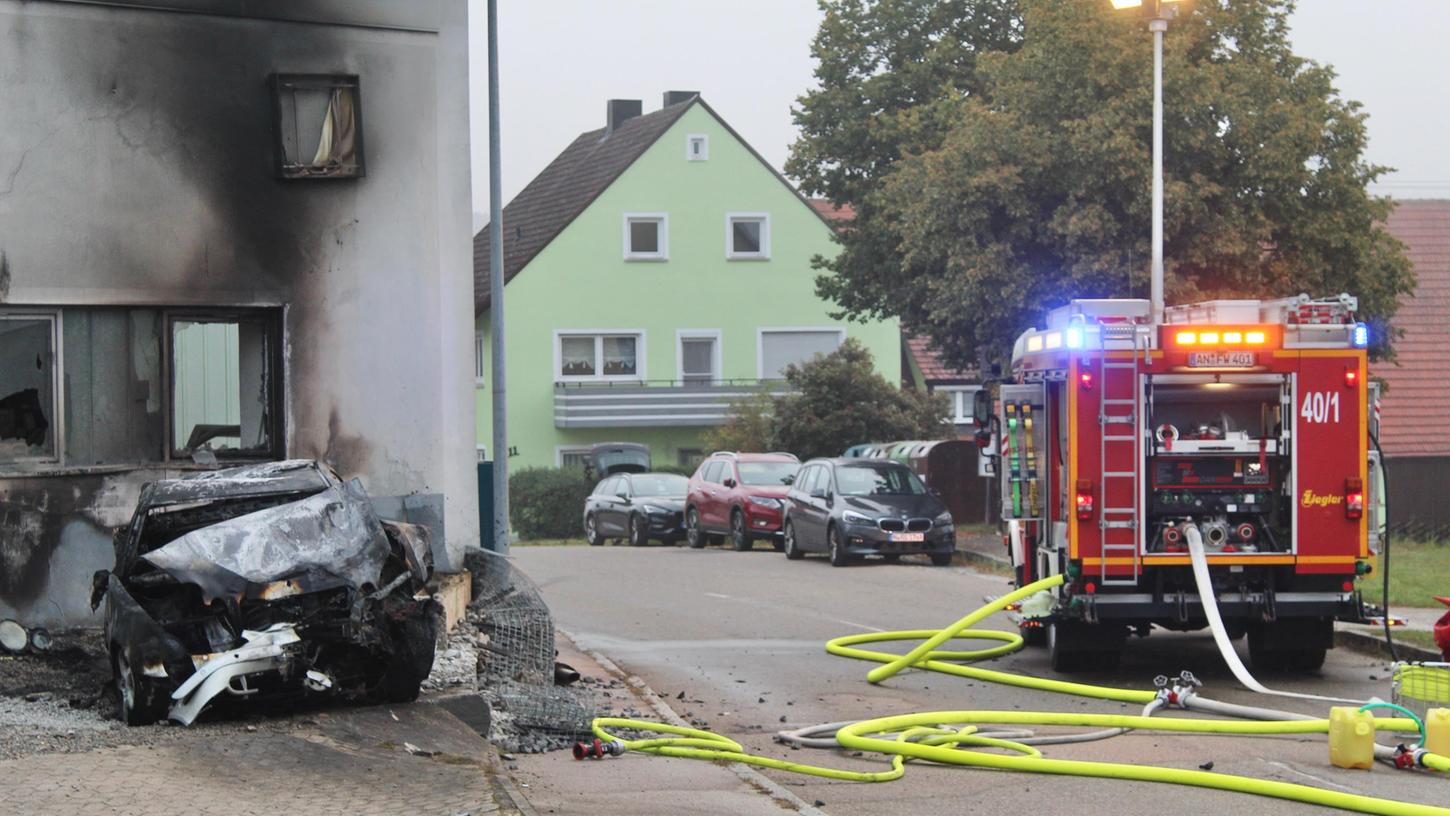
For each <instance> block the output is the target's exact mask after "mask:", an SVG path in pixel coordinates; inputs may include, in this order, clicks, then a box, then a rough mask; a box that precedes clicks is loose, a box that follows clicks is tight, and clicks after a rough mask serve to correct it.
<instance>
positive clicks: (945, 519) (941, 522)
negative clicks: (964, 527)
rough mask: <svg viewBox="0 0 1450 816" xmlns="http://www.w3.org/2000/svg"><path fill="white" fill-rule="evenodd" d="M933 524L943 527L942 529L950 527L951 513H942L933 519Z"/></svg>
mask: <svg viewBox="0 0 1450 816" xmlns="http://www.w3.org/2000/svg"><path fill="white" fill-rule="evenodd" d="M933 523H934V524H936V525H938V526H944V527H950V526H952V514H951V511H947V512H945V513H942V514H941V515H939V516H937V517H936V519H935V521H934V522H933Z"/></svg>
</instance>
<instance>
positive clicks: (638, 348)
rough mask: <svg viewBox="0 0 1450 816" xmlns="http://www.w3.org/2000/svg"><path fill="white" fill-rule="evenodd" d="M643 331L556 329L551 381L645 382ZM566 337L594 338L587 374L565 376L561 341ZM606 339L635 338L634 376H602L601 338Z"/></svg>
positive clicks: (602, 355) (562, 343) (602, 353)
mask: <svg viewBox="0 0 1450 816" xmlns="http://www.w3.org/2000/svg"><path fill="white" fill-rule="evenodd" d="M645 334H646V333H645V330H644V329H555V330H554V382H561V383H563V382H635V381H640V382H642V381H644V380H645V379H647V377H646V376H645V375H646V371H645V362H646V360H647V359H648V358H647V355H646V354H645V350H646V348H647V345H646V338H645ZM565 337H593V338H594V372H595V373H593V374H586V375H570V376H565V375H564V373H563V367H564V338H565ZM606 337H633V338H634V374H604V373H602V372H603V371H604V359H603V358H604V338H606Z"/></svg>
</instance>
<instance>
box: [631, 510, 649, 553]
mask: <svg viewBox="0 0 1450 816" xmlns="http://www.w3.org/2000/svg"><path fill="white" fill-rule="evenodd" d="M648 543H649V525H648V524H646V523H645V520H644V516H630V517H629V545H630V546H631V547H643V546H644V545H646V544H648Z"/></svg>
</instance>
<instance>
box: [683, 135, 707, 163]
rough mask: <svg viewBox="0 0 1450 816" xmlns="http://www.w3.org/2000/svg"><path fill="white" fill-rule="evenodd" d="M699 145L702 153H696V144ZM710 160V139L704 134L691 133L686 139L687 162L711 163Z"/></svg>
mask: <svg viewBox="0 0 1450 816" xmlns="http://www.w3.org/2000/svg"><path fill="white" fill-rule="evenodd" d="M696 143H699V145H700V152H699V154H696V153H695V150H694V147H695V144H696ZM709 160H710V137H709V136H708V135H707V134H704V133H691V134H690V135H688V136H686V137H685V161H692V162H698V161H709Z"/></svg>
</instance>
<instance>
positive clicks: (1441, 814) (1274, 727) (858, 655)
mask: <svg viewBox="0 0 1450 816" xmlns="http://www.w3.org/2000/svg"><path fill="white" fill-rule="evenodd" d="M1062 580H1063V579H1062V576H1060V575H1057V576H1053V577H1051V578H1044V579H1042V580H1040V581H1037V582H1035V583H1032V584H1029V585H1027V586H1025V587H1022V588H1021V589H1019V590H1016V591H1015V592H1012V593H1010V594H1008V595H1005V596H1003V597H1001V598H998V599H997V600H995V601H993V602H991V603H989V604H986V605H984V606H982V607H981V608H979V609H977V610H975V611H973V612H972V613H971V614H969V615H966V616H965V617H963V618H961V619H960V620H958V621H956V622H955V623H953V624H952V625H950V626H948V627H946V628H945V629H913V630H905V631H898V632H879V633H874V632H873V633H870V634H864V635H848V636H845V637H839V638H835V639H833V640H831V641H829V642H828V643H827V644H826V650H827V651H828V652H830V653H831V654H835V655H840V656H843V657H851V658H855V659H859V660H870V661H874V662H878V663H882V664H883V665H881V666H878V667H877V668H875V669H873V670H871V672H870V673H868V675H867V679H868V680H870V681H871V682H873V683H879V682H881V681H882V680H885V679H887V678H889V677H891V676H892V675H895V674H896V673H897V672H900V671H901V670H902V669H905V668H917V669H926V670H930V671H938V672H943V673H946V674H952V675H956V676H959V677H967V678H971V679H974V680H982V681H986V682H992V683H1001V684H1004V685H1012V686H1017V687H1021V688H1032V689H1039V690H1043V691H1053V692H1059V693H1063V694H1073V695H1077V696H1082V697H1093V698H1097V699H1102V700H1111V701H1115V702H1123V703H1140V704H1146V703H1151V702H1152V701H1153V700H1155V699H1156V698H1157V697H1158V695H1157V694H1156V693H1155V692H1152V691H1141V690H1133V689H1119V688H1112V687H1108V686H1095V685H1090V684H1085V683H1069V682H1065V681H1060V680H1048V679H1044V678H1038V677H1029V676H1025V675H1017V674H1011V673H1009V672H1000V671H992V670H989V669H982V668H977V667H974V666H966V665H962V664H960V663H957V662H948V661H973V660H983V659H988V658H992V657H998V656H1001V655H1004V654H1008V653H1010V652H1013V651H1016V650H1017V649H1019V648H1021V647H1022V645H1023V641H1022V638H1021V636H1019V635H1017V634H1016V633H1011V632H999V631H995V630H976V629H971V628H970V627H971V626H973V625H975V624H977V623H979V622H980V621H982V620H983V619H985V618H987V617H988V616H990V615H992V614H995V613H997V612H999V611H1001V610H1003V609H1005V608H1007V606H1009V605H1010V604H1013V603H1016V602H1017V601H1020V600H1022V599H1023V598H1026V597H1028V596H1030V595H1033V594H1035V593H1037V592H1041V591H1044V590H1047V589H1051V588H1052V587H1055V586H1057V585H1059V584H1061V583H1062ZM958 638H964V639H986V640H1000V641H1004V643H1003V645H1000V646H994V647H991V648H988V649H979V650H973V651H942V650H939V649H938V647H940V646H941V645H943V644H944V643H946V642H947V641H950V640H953V639H958ZM914 639H922V642H921V644H919V645H918V646H916V647H915V648H913V649H912V650H911V651H909V652H907V653H906V654H905V655H897V654H892V653H889V652H875V651H870V650H867V649H860V648H856V647H857V646H859V645H860V644H863V643H876V642H883V641H902V640H914ZM983 725H1050V726H1092V727H1099V728H1125V729H1134V730H1143V731H1162V732H1172V733H1198V734H1239V735H1274V734H1327V733H1328V732H1329V720H1327V719H1303V720H1287V721H1284V720H1274V721H1248V722H1246V721H1238V720H1210V719H1161V718H1159V719H1154V718H1151V717H1148V716H1142V715H1127V714H1086V713H1069V712H1032V711H932V712H922V713H916V714H902V715H896V716H890V717H878V718H876V719H871V720H863V721H861V722H857V723H853V724H851V725H847V726H845V727H843V728H841V729H840V730H839V731H837V732H836V741H837V743H838V744H839V745H840V746H841V747H842V748H845V749H848V750H854V751H871V752H873V753H880V754H884V755H886V756H889V757H891V770H889V771H877V772H866V771H848V770H843V769H838V768H826V767H822V766H818V765H807V764H802V763H798V762H788V761H786V760H781V759H775V758H773V757H766V756H759V755H755V754H749V753H746V751H745V749H744V748H743V747H742V746H741V745H740V744H739V743H737V742H735V741H734V740H731V739H728V738H726V737H723V736H721V735H719V734H715V733H713V732H710V731H705V730H700V729H695V728H686V727H682V726H676V725H670V724H667V723H657V722H649V721H645V720H632V719H623V718H616V717H600V718H598V719H596V720H594V723H593V731H594V734H595V736H596V737H598V738H599V739H598V740H596V741H595V744H594V748H593V751H594V753H593V754H592V755H594V756H603V755H604V754H605V753H609V754H618V753H623V752H625V751H639V752H641V753H648V754H657V755H660V756H673V757H683V758H689V759H706V760H714V761H719V760H723V761H727V762H741V763H745V764H747V765H756V766H759V767H763V768H773V769H776V770H781V771H790V772H793V773H801V774H808V775H811V776H819V777H825V778H827V779H840V780H846V781H854V782H888V781H891V780H894V779H898V778H900V777H901V776H902V774H903V773H904V771H905V763H906V762H907V761H908V760H913V759H920V760H925V761H928V762H935V763H939V764H943V765H963V766H968V767H977V768H996V769H1000V770H1011V771H1024V772H1028V773H1050V774H1063V775H1070V776H1089V777H1100V778H1106V779H1123V780H1134V781H1142V782H1168V783H1173V784H1179V785H1195V786H1198V787H1204V788H1215V789H1218V790H1228V791H1237V792H1241V793H1252V794H1257V795H1260V796H1272V797H1276V798H1280V799H1289V800H1292V801H1297V802H1304V803H1307V804H1315V805H1323V806H1325V807H1333V808H1340V809H1343V810H1354V811H1359V812H1362V813H1377V814H1386V815H1387V816H1450V808H1444V807H1438V806H1434V805H1421V804H1415V803H1410V802H1399V801H1395V800H1392V799H1380V798H1376V797H1371V796H1361V795H1358V794H1351V793H1343V792H1340V791H1331V790H1325V789H1323V788H1316V787H1311V786H1309V785H1298V784H1293V783H1288V782H1275V781H1270V780H1264V779H1254V778H1251V777H1246V776H1236V775H1233V774H1219V773H1212V772H1208V771H1195V770H1182V769H1178V768H1163V767H1158V766H1151V765H1132V764H1127V763H1118V762H1087V761H1082V760H1064V759H1049V758H1047V757H1044V756H1042V754H1041V752H1040V751H1038V750H1037V749H1036V748H1033V747H1032V746H1029V745H1024V744H1022V743H1019V742H1014V741H1012V740H1007V739H998V738H994V737H990V736H986V735H983V734H978V733H977V729H978V728H979V727H980V726H983ZM1374 727H1375V730H1376V731H1391V732H1400V733H1404V732H1409V731H1414V730H1416V726H1415V723H1414V722H1413V721H1411V720H1409V719H1404V718H1380V717H1376V718H1374ZM610 729H615V730H620V729H623V730H632V731H640V732H650V733H655V734H666V735H669V736H664V737H654V738H648V739H634V740H625V739H621V738H619V737H618V736H616V735H615V734H614V733H613V732H612V731H611V730H610ZM581 747H582V745H581ZM972 748H995V749H999V750H1006V751H1009V752H1011V753H1006V754H1003V753H988V752H986V751H982V750H971V749H972ZM584 755H591V754H589V752H588V751H584V752H582V753H581V751H580V750H579V749H576V752H575V756H578V757H582V756H584ZM1421 761H1422V764H1423V765H1424V766H1425V767H1428V768H1433V769H1436V770H1440V771H1450V758H1447V757H1444V756H1440V755H1438V754H1428V753H1427V754H1424V756H1423V758H1422V760H1421Z"/></svg>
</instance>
